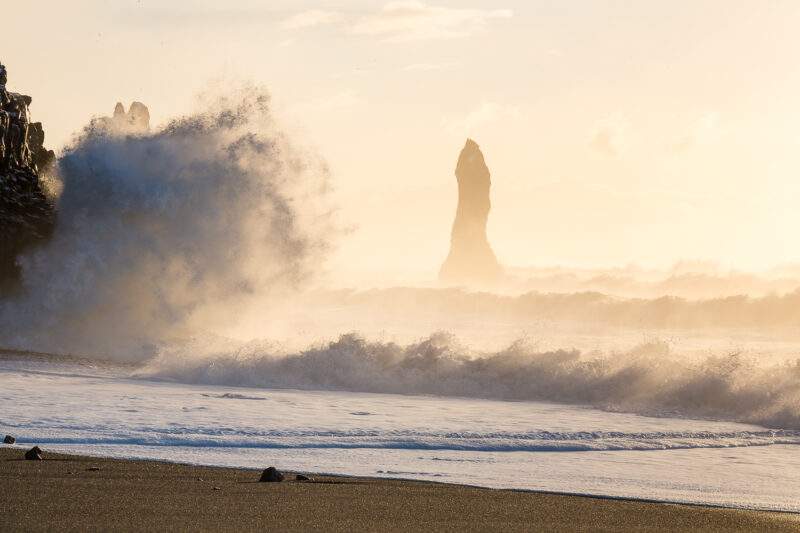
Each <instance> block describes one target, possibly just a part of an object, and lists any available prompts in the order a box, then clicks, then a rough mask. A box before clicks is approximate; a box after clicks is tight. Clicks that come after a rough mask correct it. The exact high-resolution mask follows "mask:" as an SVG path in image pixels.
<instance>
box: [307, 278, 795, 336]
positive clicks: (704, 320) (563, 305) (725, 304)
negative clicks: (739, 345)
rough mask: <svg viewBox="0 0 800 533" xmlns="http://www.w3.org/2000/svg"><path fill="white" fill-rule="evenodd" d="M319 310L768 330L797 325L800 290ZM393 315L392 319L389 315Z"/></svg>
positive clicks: (535, 295) (333, 297) (401, 300)
mask: <svg viewBox="0 0 800 533" xmlns="http://www.w3.org/2000/svg"><path fill="white" fill-rule="evenodd" d="M316 303H317V304H318V305H319V306H321V307H322V308H335V307H338V308H340V309H341V308H344V309H347V310H348V311H350V312H352V311H361V312H372V313H376V314H379V315H389V314H390V313H388V312H387V310H390V311H391V313H394V314H395V315H396V314H398V313H402V314H408V315H411V314H416V315H420V314H423V313H424V314H431V315H433V316H436V317H448V318H449V319H451V320H456V319H470V318H477V319H482V320H483V321H485V320H488V319H492V320H505V321H514V322H522V321H525V320H528V321H530V320H546V321H564V320H569V321H578V322H585V323H590V324H598V325H606V326H615V327H627V328H706V327H771V326H798V325H800V290H795V291H792V292H787V293H785V294H780V295H778V294H771V295H767V296H760V297H751V296H747V295H745V294H740V295H738V296H724V297H716V298H707V299H687V298H680V297H676V296H661V297H658V298H621V297H616V296H610V295H608V294H603V293H599V292H571V293H555V292H536V291H531V292H527V293H524V294H520V295H504V294H495V293H489V292H475V291H469V290H465V289H458V288H454V289H436V288H416V287H392V288H385V289H373V290H368V291H357V290H339V291H329V292H325V293H322V292H321V293H319V294H318V295H317V300H316ZM392 316H394V315H392Z"/></svg>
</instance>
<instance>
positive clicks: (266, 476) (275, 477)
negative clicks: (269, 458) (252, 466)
mask: <svg viewBox="0 0 800 533" xmlns="http://www.w3.org/2000/svg"><path fill="white" fill-rule="evenodd" d="M283 480H284V477H283V474H281V473H280V472H278V469H277V468H275V467H274V466H270V467H269V468H267V469H266V470H264V471H263V472H261V479H259V481H260V482H262V483H264V482H267V483H271V482H277V481H283Z"/></svg>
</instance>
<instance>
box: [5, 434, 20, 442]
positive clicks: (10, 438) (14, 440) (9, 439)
mask: <svg viewBox="0 0 800 533" xmlns="http://www.w3.org/2000/svg"><path fill="white" fill-rule="evenodd" d="M15 442H17V439H15V438H14V437H12V436H11V435H6V438H4V439H3V444H14V443H15Z"/></svg>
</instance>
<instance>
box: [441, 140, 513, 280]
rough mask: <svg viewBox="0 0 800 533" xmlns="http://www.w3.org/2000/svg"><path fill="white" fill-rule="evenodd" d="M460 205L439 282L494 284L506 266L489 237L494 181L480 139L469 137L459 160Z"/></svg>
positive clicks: (457, 176) (457, 173)
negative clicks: (499, 259)
mask: <svg viewBox="0 0 800 533" xmlns="http://www.w3.org/2000/svg"><path fill="white" fill-rule="evenodd" d="M456 180H457V181H458V208H457V209H456V218H455V221H454V222H453V231H452V233H451V235H450V253H449V254H448V255H447V259H445V261H444V264H443V265H442V268H441V270H440V271H439V282H440V283H442V284H444V285H451V286H468V287H475V288H492V287H495V286H497V285H498V283H499V282H500V280H501V278H502V276H503V267H502V266H501V265H500V263H498V261H497V258H496V257H495V256H494V252H493V251H492V247H491V246H490V245H489V239H487V237H486V223H487V222H488V220H489V210H490V209H491V207H492V203H491V200H490V199H489V188H490V187H491V184H492V181H491V176H490V174H489V169H488V167H487V166H486V162H485V161H484V159H483V154H482V153H481V150H480V148H479V147H478V143H476V142H475V141H473V140H472V139H467V142H466V144H465V145H464V148H463V149H462V150H461V154H460V155H459V156H458V163H457V164H456Z"/></svg>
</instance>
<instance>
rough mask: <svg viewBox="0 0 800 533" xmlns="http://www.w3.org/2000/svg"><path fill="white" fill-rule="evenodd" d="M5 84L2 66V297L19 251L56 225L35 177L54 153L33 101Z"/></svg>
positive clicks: (10, 282)
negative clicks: (34, 112)
mask: <svg viewBox="0 0 800 533" xmlns="http://www.w3.org/2000/svg"><path fill="white" fill-rule="evenodd" d="M7 81H8V77H7V72H6V68H5V67H4V66H3V65H2V64H0V294H1V293H3V292H5V291H7V290H8V289H10V288H11V287H13V286H14V285H15V284H16V283H17V282H18V280H19V276H20V271H19V267H18V266H17V264H16V258H17V256H18V255H19V253H20V252H21V251H22V250H23V249H25V248H26V247H28V246H31V245H33V244H35V243H37V242H40V241H42V240H44V239H46V238H47V237H49V235H50V233H51V232H52V230H53V226H54V222H55V216H54V210H53V205H52V203H51V202H50V201H49V200H48V198H47V197H46V196H45V194H44V193H43V191H42V188H41V184H40V179H39V178H40V176H41V174H42V173H45V172H47V171H48V170H49V169H50V168H51V167H52V166H53V163H54V161H55V155H54V154H53V152H52V151H51V150H47V149H46V148H45V147H44V130H43V129H42V124H41V123H40V122H31V119H30V110H29V106H30V104H31V100H32V99H31V97H30V96H27V95H23V94H18V93H13V92H10V91H8V90H7V89H6V83H7Z"/></svg>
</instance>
